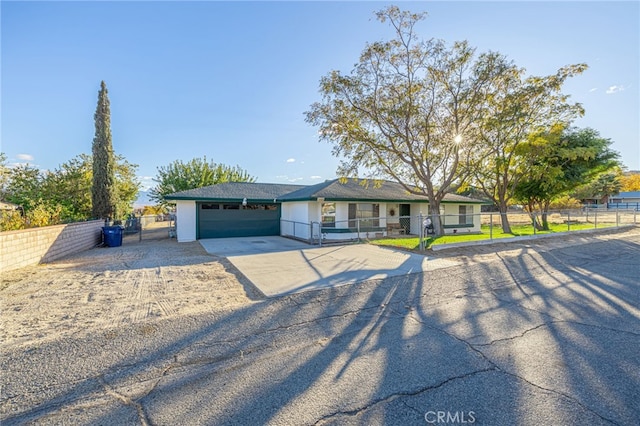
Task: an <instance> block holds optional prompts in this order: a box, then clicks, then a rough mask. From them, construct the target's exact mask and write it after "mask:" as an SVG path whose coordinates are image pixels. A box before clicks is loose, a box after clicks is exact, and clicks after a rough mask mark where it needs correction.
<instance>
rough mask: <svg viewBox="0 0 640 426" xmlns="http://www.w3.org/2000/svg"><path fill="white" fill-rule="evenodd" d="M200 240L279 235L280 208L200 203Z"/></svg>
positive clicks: (198, 236)
mask: <svg viewBox="0 0 640 426" xmlns="http://www.w3.org/2000/svg"><path fill="white" fill-rule="evenodd" d="M197 212H198V234H197V238H198V239H201V238H225V237H253V236H265V235H280V205H279V204H255V203H247V204H246V205H242V203H197Z"/></svg>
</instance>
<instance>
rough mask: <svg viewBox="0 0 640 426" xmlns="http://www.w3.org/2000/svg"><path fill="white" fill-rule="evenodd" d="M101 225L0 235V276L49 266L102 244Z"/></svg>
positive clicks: (97, 222)
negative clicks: (41, 265)
mask: <svg viewBox="0 0 640 426" xmlns="http://www.w3.org/2000/svg"><path fill="white" fill-rule="evenodd" d="M103 226H104V221H102V220H93V221H90V222H78V223H70V224H67V225H55V226H45V227H42V228H31V229H23V230H20V231H6V232H0V272H2V271H11V270H14V269H18V268H23V267H25V266H30V265H37V264H38V263H46V262H51V261H53V260H56V259H59V258H61V257H63V256H67V255H69V254H73V253H77V252H79V251H83V250H88V249H90V248H92V247H95V246H96V245H97V244H100V242H101V241H102V227H103Z"/></svg>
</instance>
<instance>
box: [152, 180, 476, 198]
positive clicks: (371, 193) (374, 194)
mask: <svg viewBox="0 0 640 426" xmlns="http://www.w3.org/2000/svg"><path fill="white" fill-rule="evenodd" d="M363 183H364V181H362V180H360V181H355V180H353V179H349V180H347V181H346V182H341V181H340V179H333V180H328V181H325V182H322V183H319V184H316V185H309V186H307V185H288V184H276V183H246V182H227V183H220V184H217V185H211V186H205V187H202V188H196V189H191V190H188V191H182V192H177V193H174V194H171V195H168V196H167V197H165V198H166V199H168V200H200V201H204V200H229V201H242V199H243V198H247V200H249V201H254V202H255V201H273V200H274V199H276V200H277V201H307V200H317V199H318V198H324V199H325V200H326V201H395V202H407V201H417V202H428V201H429V199H428V197H427V196H425V195H416V194H410V193H409V192H408V191H407V190H406V189H405V188H404V187H403V186H402V185H400V184H399V183H396V182H390V181H382V182H379V185H376V184H374V182H373V181H368V182H366V184H363ZM443 202H445V203H446V202H454V203H482V201H479V200H474V199H472V198H468V197H464V196H462V195H457V194H447V195H445V197H444V200H443Z"/></svg>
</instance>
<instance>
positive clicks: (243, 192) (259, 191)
mask: <svg viewBox="0 0 640 426" xmlns="http://www.w3.org/2000/svg"><path fill="white" fill-rule="evenodd" d="M301 188H304V185H288V184H279V183H251V182H225V183H219V184H216V185H210V186H203V187H202V188H195V189H189V190H187V191H181V192H175V193H173V194H170V195H167V196H166V197H165V198H166V199H167V200H197V201H242V200H243V199H244V198H246V199H247V200H249V201H252V202H273V200H274V199H280V197H282V196H283V195H285V194H288V193H290V192H292V191H296V190H298V189H301Z"/></svg>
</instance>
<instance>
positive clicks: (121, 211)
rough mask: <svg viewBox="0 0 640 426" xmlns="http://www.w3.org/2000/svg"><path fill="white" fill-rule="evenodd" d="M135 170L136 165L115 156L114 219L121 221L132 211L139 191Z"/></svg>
mask: <svg viewBox="0 0 640 426" xmlns="http://www.w3.org/2000/svg"><path fill="white" fill-rule="evenodd" d="M137 170H138V165H137V164H131V163H129V162H128V161H127V160H126V159H125V158H124V157H122V156H120V155H116V156H115V189H116V191H115V192H116V204H115V207H116V212H117V213H118V215H117V216H116V219H120V220H123V219H125V217H126V215H127V214H129V213H131V212H132V211H133V203H134V201H135V200H136V198H137V196H138V192H139V191H140V180H139V179H138V177H137V175H136V171H137Z"/></svg>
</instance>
